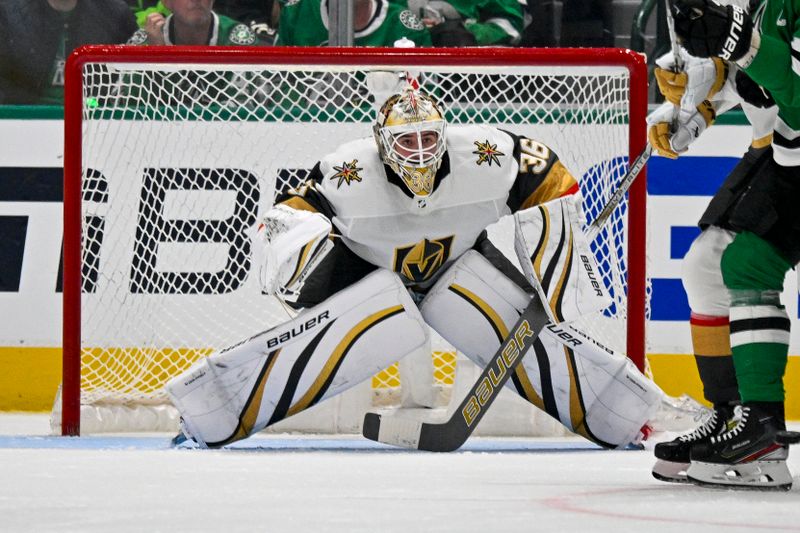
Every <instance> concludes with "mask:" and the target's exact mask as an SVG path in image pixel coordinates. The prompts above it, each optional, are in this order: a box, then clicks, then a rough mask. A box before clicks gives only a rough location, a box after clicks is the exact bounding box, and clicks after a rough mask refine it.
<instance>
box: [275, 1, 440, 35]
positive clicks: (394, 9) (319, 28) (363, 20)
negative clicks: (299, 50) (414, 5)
mask: <svg viewBox="0 0 800 533" xmlns="http://www.w3.org/2000/svg"><path fill="white" fill-rule="evenodd" d="M280 3H281V15H280V22H279V28H278V37H277V39H276V42H275V44H276V45H288V46H323V45H326V44H328V1H327V0H280ZM353 31H354V34H355V35H354V43H355V45H356V46H392V44H393V43H394V42H395V41H397V40H400V39H402V38H403V37H405V38H406V39H409V40H411V41H413V42H414V44H416V45H417V46H431V36H430V33H429V32H428V29H427V28H426V27H425V25H424V24H423V23H422V20H420V18H419V17H417V16H416V15H415V14H414V13H412V12H411V11H409V10H408V8H407V7H405V5H404V4H401V3H399V2H395V1H389V0H355V1H354V2H353Z"/></svg>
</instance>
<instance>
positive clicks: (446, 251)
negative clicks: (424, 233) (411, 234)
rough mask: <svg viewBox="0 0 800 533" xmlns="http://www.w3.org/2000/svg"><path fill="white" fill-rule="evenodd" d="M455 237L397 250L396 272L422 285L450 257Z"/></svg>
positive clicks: (423, 242)
mask: <svg viewBox="0 0 800 533" xmlns="http://www.w3.org/2000/svg"><path fill="white" fill-rule="evenodd" d="M452 244H453V236H452V235H451V236H450V237H444V238H442V239H434V240H432V241H429V240H428V239H424V240H422V241H421V242H418V243H417V244H414V245H411V246H406V247H403V248H397V249H396V250H395V252H394V271H395V272H398V273H399V274H400V275H402V276H403V277H404V278H406V279H409V280H411V281H413V282H416V283H421V282H423V281H425V280H427V279H429V278H430V277H431V276H433V275H434V274H435V273H436V272H437V271H438V270H439V269H440V268H441V267H442V265H443V264H445V262H447V259H448V258H449V257H450V247H451V245H452Z"/></svg>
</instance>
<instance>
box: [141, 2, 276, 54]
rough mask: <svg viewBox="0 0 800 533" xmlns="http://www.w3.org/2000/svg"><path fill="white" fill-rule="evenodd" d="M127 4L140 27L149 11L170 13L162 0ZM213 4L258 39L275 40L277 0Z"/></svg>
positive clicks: (221, 13) (143, 24)
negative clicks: (274, 9) (250, 30)
mask: <svg viewBox="0 0 800 533" xmlns="http://www.w3.org/2000/svg"><path fill="white" fill-rule="evenodd" d="M128 4H129V5H130V6H131V9H133V11H134V12H135V13H136V23H137V24H138V25H139V27H140V28H144V27H145V25H146V24H147V17H148V16H149V15H150V14H151V13H160V14H161V15H163V16H164V17H167V16H169V15H170V14H171V12H170V10H169V9H167V7H166V6H165V5H164V3H163V2H162V0H128ZM213 6H214V12H216V13H217V14H219V15H224V16H226V17H229V18H231V19H234V20H239V21H242V22H244V23H245V24H247V25H248V26H250V28H251V29H252V30H253V32H255V34H256V37H257V38H258V39H259V40H260V41H262V42H264V43H269V44H271V43H272V42H273V41H274V40H275V30H274V27H275V22H277V12H273V8H277V2H274V0H216V2H214V5H213ZM273 17H275V20H274V21H273Z"/></svg>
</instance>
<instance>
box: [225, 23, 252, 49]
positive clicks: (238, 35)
mask: <svg viewBox="0 0 800 533" xmlns="http://www.w3.org/2000/svg"><path fill="white" fill-rule="evenodd" d="M228 39H230V41H231V42H232V43H233V44H253V43H255V42H256V34H255V33H254V32H253V30H251V29H250V27H249V26H245V25H244V24H237V25H236V26H234V27H233V29H232V30H231V33H230V35H229V37H228Z"/></svg>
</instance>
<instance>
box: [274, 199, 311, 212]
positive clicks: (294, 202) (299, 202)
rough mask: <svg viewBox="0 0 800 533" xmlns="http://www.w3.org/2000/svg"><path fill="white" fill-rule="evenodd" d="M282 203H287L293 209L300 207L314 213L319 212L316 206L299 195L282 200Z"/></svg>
mask: <svg viewBox="0 0 800 533" xmlns="http://www.w3.org/2000/svg"><path fill="white" fill-rule="evenodd" d="M281 205H285V206H288V207H291V208H293V209H299V210H301V211H312V212H314V213H316V212H317V210H316V209H315V208H314V206H313V205H311V204H310V203H308V202H307V201H305V199H303V198H300V197H299V196H292V197H291V198H289V199H288V200H285V201H283V202H281Z"/></svg>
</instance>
